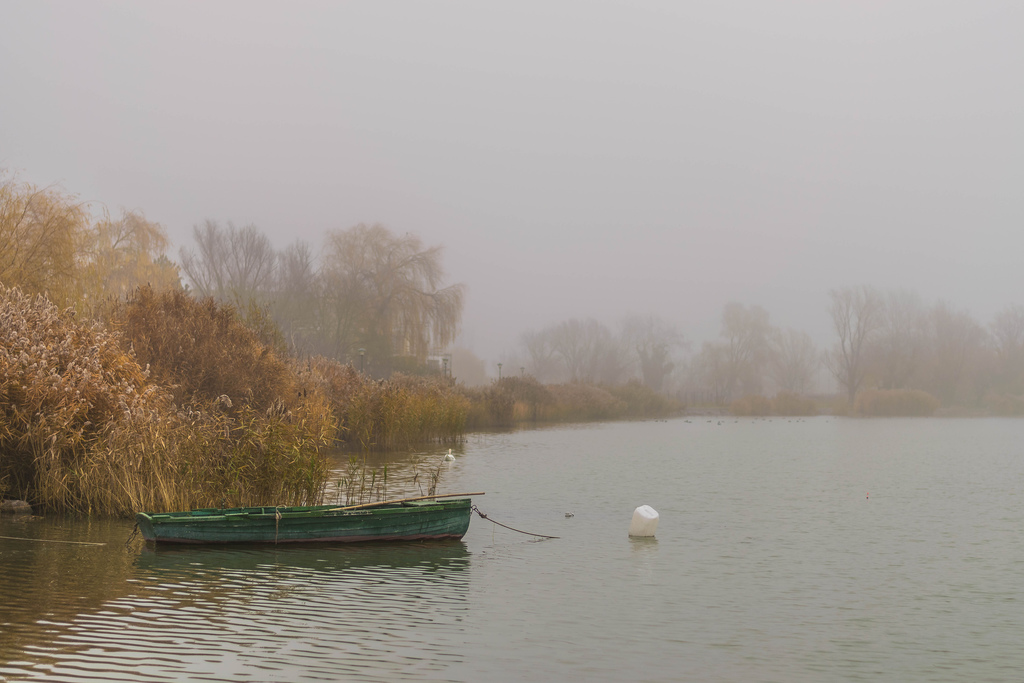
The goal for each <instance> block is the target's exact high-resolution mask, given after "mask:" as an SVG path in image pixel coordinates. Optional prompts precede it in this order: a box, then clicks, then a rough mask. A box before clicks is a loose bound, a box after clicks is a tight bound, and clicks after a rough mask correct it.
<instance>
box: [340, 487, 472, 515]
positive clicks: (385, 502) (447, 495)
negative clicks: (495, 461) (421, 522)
mask: <svg viewBox="0 0 1024 683" xmlns="http://www.w3.org/2000/svg"><path fill="white" fill-rule="evenodd" d="M484 495H487V494H485V493H484V492H483V491H477V492H476V493H439V494H437V495H436V496H416V497H415V498H398V499H397V500H382V501H378V502H376V503H363V504H362V505H349V506H348V507H343V508H331V509H330V510H328V511H327V512H341V511H342V510H358V509H359V508H372V507H375V506H377V505H390V504H391V503H411V502H412V501H414V500H433V499H434V498H458V497H460V496H484Z"/></svg>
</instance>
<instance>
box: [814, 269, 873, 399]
mask: <svg viewBox="0 0 1024 683" xmlns="http://www.w3.org/2000/svg"><path fill="white" fill-rule="evenodd" d="M829 296H830V297H831V299H832V305H831V307H830V309H829V313H830V314H831V316H832V326H833V328H834V329H835V332H836V336H837V337H838V338H839V339H838V340H837V341H836V344H835V346H834V347H833V348H832V349H830V350H828V351H826V352H825V356H824V361H825V366H826V367H827V368H828V369H829V371H830V372H831V373H832V376H833V377H835V378H836V381H837V382H838V383H839V386H840V387H841V388H842V390H843V391H845V392H846V398H847V401H848V402H849V404H850V405H853V400H854V398H856V396H857V391H858V390H859V389H860V387H861V384H862V383H863V382H864V376H865V374H866V371H867V350H868V344H869V343H870V341H871V338H872V335H874V333H875V332H876V330H877V329H878V327H879V325H880V324H881V315H882V297H881V295H879V293H878V292H877V291H876V290H875V289H873V288H871V287H868V286H861V287H843V288H842V289H833V290H831V291H830V292H829Z"/></svg>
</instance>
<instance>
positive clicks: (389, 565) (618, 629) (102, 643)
mask: <svg viewBox="0 0 1024 683" xmlns="http://www.w3.org/2000/svg"><path fill="white" fill-rule="evenodd" d="M456 454H457V456H458V457H457V460H456V462H455V463H454V464H453V465H452V466H451V467H450V469H448V470H447V471H446V472H445V474H444V476H443V478H442V488H443V490H446V491H452V492H455V491H487V495H486V496H483V497H480V498H478V499H477V500H476V501H475V502H476V503H477V504H478V505H479V507H480V508H481V509H482V510H483V511H484V512H486V513H487V514H488V515H490V516H491V517H492V518H493V519H496V520H497V521H499V522H502V523H505V524H509V525H511V526H514V527H517V528H520V529H525V530H527V531H532V532H536V533H541V534H551V535H557V536H559V537H560V538H558V539H556V540H542V541H538V540H531V539H530V538H529V537H527V536H523V535H520V534H516V533H513V532H510V531H507V530H505V529H501V528H498V527H495V526H494V525H492V524H491V523H489V522H487V521H484V520H481V519H479V518H474V520H473V522H472V524H471V526H470V531H469V534H468V535H467V536H466V538H465V539H463V541H461V542H456V543H434V544H406V545H377V546H360V547H339V548H320V549H317V548H313V549H310V548H301V549H296V548H268V549H265V550H253V549H251V548H250V549H241V550H224V549H195V550H180V549H179V550H166V551H165V550H159V551H154V550H151V549H144V548H140V547H139V546H138V545H135V546H132V547H131V548H126V547H125V544H124V541H125V539H126V538H127V537H128V534H129V532H130V530H131V523H130V522H122V521H96V520H92V521H89V520H59V519H39V518H35V519H31V520H18V519H12V518H10V517H5V518H0V536H8V537H29V538H40V539H50V540H65V541H77V542H98V543H106V544H107V545H104V546H88V545H70V544H60V543H40V542H33V541H23V540H5V539H0V680H11V681H14V680H46V681H76V682H78V681H87V680H88V681H92V680H126V681H127V680H131V681H177V680H211V681H337V680H346V681H398V680H422V679H426V680H454V681H524V680H525V681H548V680H551V681H554V680H560V681H584V680H585V681H737V682H739V681H743V682H749V681H780V682H792V681H856V680H865V681H869V680H870V681H879V680H883V681H957V682H960V681H1017V680H1020V679H1021V677H1022V676H1024V493H1022V492H1024V420H998V419H991V420H988V419H984V420H983V419H975V420H941V419H934V420H931V419H927V420H926V419H915V420H844V419H836V418H814V419H801V420H796V419H794V420H792V421H791V420H788V419H786V418H782V419H779V418H775V419H773V420H751V419H740V420H735V419H733V418H729V419H723V420H718V419H713V420H711V421H710V422H708V421H707V418H690V421H686V420H671V421H668V422H653V421H652V422H635V423H615V424H602V425H588V426H580V427H561V428H551V429H541V430H534V431H522V432H516V433H513V434H505V435H479V436H476V435H475V436H471V437H470V438H469V439H468V441H467V443H466V444H465V446H464V447H463V448H460V449H456ZM440 455H441V451H440V449H439V450H438V453H437V454H436V455H434V456H431V457H436V458H438V459H439V458H440ZM390 457H391V458H392V460H393V463H394V465H393V466H394V467H395V468H396V469H397V470H400V469H401V467H402V462H403V460H407V461H408V460H409V457H410V456H400V455H392V456H390ZM420 461H421V462H422V456H421V460H420ZM643 504H648V505H651V506H652V507H654V508H655V509H656V510H658V512H659V513H660V515H661V521H660V525H659V527H658V534H657V538H656V540H647V539H637V540H631V539H629V538H628V536H627V530H628V527H629V521H630V518H631V516H632V512H633V509H634V508H635V507H637V506H639V505H643ZM566 512H571V513H573V515H574V516H573V517H566V516H565V513H566Z"/></svg>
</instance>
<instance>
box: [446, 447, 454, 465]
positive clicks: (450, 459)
mask: <svg viewBox="0 0 1024 683" xmlns="http://www.w3.org/2000/svg"><path fill="white" fill-rule="evenodd" d="M444 459H445V461H448V462H450V461H452V460H454V459H455V456H454V455H452V449H450V448H449V449H448V455H446V456H444Z"/></svg>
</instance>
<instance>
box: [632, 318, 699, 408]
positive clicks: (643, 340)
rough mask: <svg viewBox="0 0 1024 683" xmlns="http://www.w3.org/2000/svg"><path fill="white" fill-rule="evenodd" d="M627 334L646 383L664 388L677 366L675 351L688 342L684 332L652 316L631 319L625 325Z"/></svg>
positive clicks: (656, 388) (655, 387) (660, 388)
mask: <svg viewBox="0 0 1024 683" xmlns="http://www.w3.org/2000/svg"><path fill="white" fill-rule="evenodd" d="M623 337H624V339H625V340H626V343H627V344H628V345H629V347H630V348H631V349H632V350H633V351H634V352H635V353H636V357H637V361H638V363H639V366H640V374H641V376H642V377H643V382H644V384H645V385H646V386H647V387H648V388H650V389H652V390H653V391H661V390H662V389H663V388H664V385H665V380H666V379H667V378H668V377H669V375H671V374H672V371H673V369H675V362H674V361H673V360H672V352H673V351H674V350H675V349H678V348H683V347H685V345H686V341H685V339H684V338H683V335H682V334H681V333H680V332H679V330H677V329H676V328H675V327H673V326H672V325H670V324H668V323H666V322H665V321H664V320H662V319H661V318H659V317H658V316H654V315H650V316H647V317H646V318H642V317H639V316H633V317H631V318H628V319H627V320H626V322H625V323H624V325H623Z"/></svg>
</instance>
